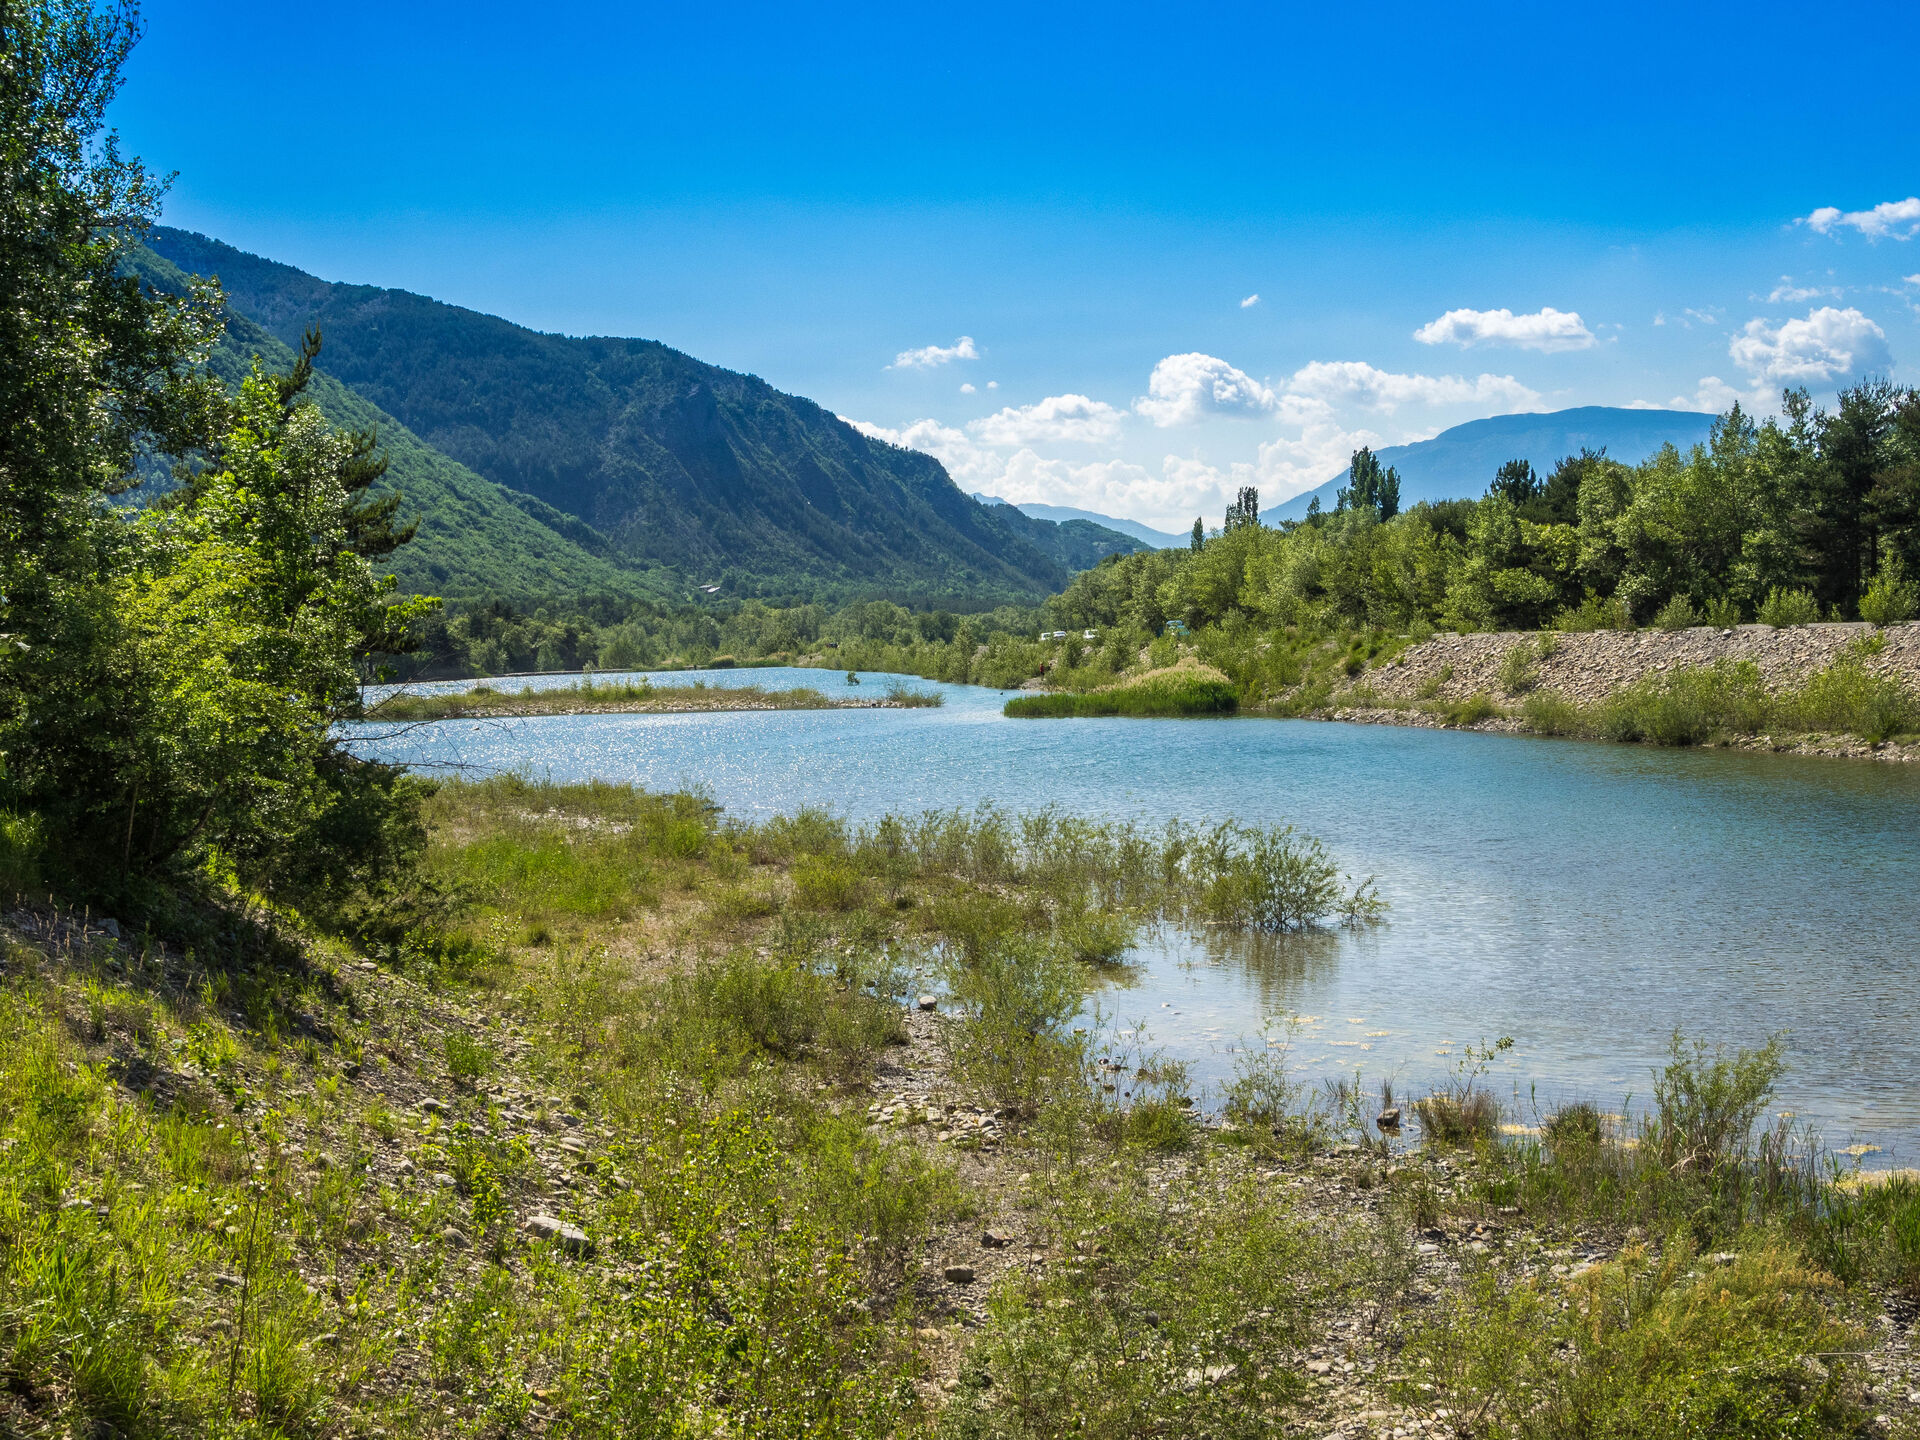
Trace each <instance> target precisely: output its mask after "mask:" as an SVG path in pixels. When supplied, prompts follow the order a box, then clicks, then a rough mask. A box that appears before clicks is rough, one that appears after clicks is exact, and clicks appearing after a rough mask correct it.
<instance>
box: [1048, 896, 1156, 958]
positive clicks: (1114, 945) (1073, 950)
mask: <svg viewBox="0 0 1920 1440" xmlns="http://www.w3.org/2000/svg"><path fill="white" fill-rule="evenodd" d="M1057 933H1058V935H1059V939H1060V944H1061V947H1062V948H1063V949H1065V950H1066V952H1067V953H1068V954H1069V955H1071V956H1073V958H1074V959H1076V960H1078V961H1080V962H1081V963H1082V964H1086V965H1112V964H1114V963H1115V962H1117V961H1118V960H1119V959H1120V957H1121V956H1123V955H1125V954H1126V953H1127V951H1129V950H1131V949H1132V948H1133V942H1134V939H1135V937H1136V936H1137V935H1138V933H1139V927H1138V926H1136V925H1135V924H1134V922H1133V919H1132V918H1131V917H1130V916H1127V915H1124V914H1121V913H1119V912H1117V911H1112V910H1078V909H1077V910H1072V911H1069V912H1068V913H1067V914H1065V915H1063V916H1062V917H1061V918H1060V922H1059V925H1058V927H1057Z"/></svg>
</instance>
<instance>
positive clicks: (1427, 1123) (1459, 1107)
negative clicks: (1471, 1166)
mask: <svg viewBox="0 0 1920 1440" xmlns="http://www.w3.org/2000/svg"><path fill="white" fill-rule="evenodd" d="M1413 1113H1414V1114H1416V1115H1418V1116H1419V1117H1420V1134H1421V1136H1422V1137H1423V1138H1424V1139H1426V1140H1427V1141H1429V1142H1431V1143H1432V1144H1435V1145H1471V1144H1472V1143H1473V1142H1474V1141H1476V1140H1480V1139H1484V1138H1485V1137H1487V1136H1489V1135H1491V1134H1493V1132H1494V1128H1495V1127H1496V1126H1497V1125H1498V1124H1499V1123H1500V1103H1499V1102H1498V1101H1497V1100H1495V1099H1494V1098H1493V1095H1492V1092H1490V1091H1487V1090H1469V1091H1466V1092H1464V1093H1461V1094H1447V1093H1444V1092H1443V1093H1439V1094H1434V1095H1428V1096H1425V1097H1424V1098H1422V1099H1419V1100H1416V1101H1414V1102H1413Z"/></svg>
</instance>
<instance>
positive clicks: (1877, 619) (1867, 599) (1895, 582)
mask: <svg viewBox="0 0 1920 1440" xmlns="http://www.w3.org/2000/svg"><path fill="white" fill-rule="evenodd" d="M1916 613H1920V593H1916V592H1915V589H1914V586H1913V584H1912V583H1911V582H1910V581H1909V580H1908V579H1907V572H1906V567H1905V566H1903V565H1902V564H1901V563H1900V557H1899V556H1898V555H1893V554H1889V555H1888V556H1887V558H1886V559H1885V560H1883V561H1881V562H1880V569H1879V571H1878V572H1877V573H1876V574H1875V575H1874V577H1873V582H1872V583H1871V584H1870V585H1868V586H1867V593H1866V594H1865V595H1862V596H1861V597H1860V618H1861V619H1862V620H1866V621H1868V622H1870V623H1872V624H1874V625H1898V624H1900V623H1901V622H1902V621H1905V620H1911V619H1913V617H1914V615H1915V614H1916Z"/></svg>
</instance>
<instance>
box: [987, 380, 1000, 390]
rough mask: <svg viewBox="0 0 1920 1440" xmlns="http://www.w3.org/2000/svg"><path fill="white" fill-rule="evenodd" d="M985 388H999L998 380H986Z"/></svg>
mask: <svg viewBox="0 0 1920 1440" xmlns="http://www.w3.org/2000/svg"><path fill="white" fill-rule="evenodd" d="M987 388H988V389H989V390H998V389H999V388H1000V382H999V381H998V380H989V381H987Z"/></svg>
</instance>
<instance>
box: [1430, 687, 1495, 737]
mask: <svg viewBox="0 0 1920 1440" xmlns="http://www.w3.org/2000/svg"><path fill="white" fill-rule="evenodd" d="M1439 713H1440V715H1441V716H1442V717H1444V719H1445V720H1446V723H1447V725H1448V726H1449V727H1450V728H1452V729H1456V730H1465V729H1468V728H1470V727H1472V726H1474V725H1478V724H1479V723H1480V722H1481V721H1482V720H1492V719H1495V718H1497V717H1498V716H1499V715H1500V713H1501V710H1500V707H1499V706H1498V705H1496V704H1494V703H1493V700H1492V698H1491V697H1489V696H1486V695H1469V696H1468V697H1467V698H1466V699H1464V700H1460V701H1456V702H1455V703H1454V704H1452V705H1443V706H1442V707H1441V708H1440V711H1439Z"/></svg>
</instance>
